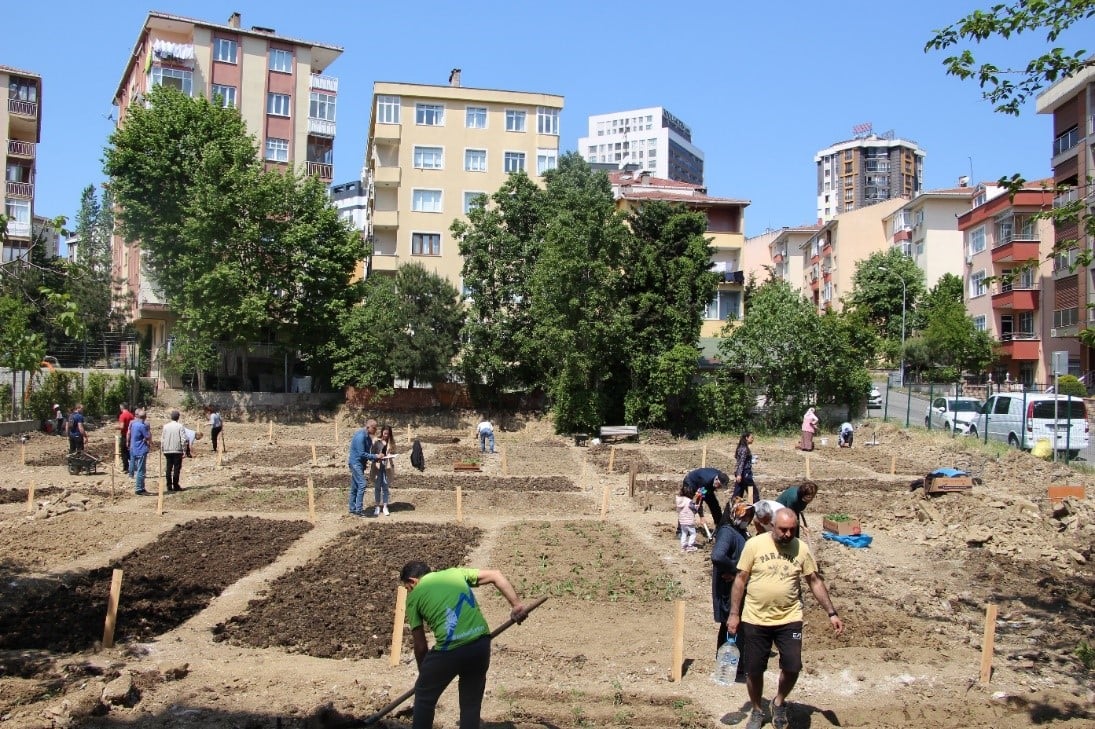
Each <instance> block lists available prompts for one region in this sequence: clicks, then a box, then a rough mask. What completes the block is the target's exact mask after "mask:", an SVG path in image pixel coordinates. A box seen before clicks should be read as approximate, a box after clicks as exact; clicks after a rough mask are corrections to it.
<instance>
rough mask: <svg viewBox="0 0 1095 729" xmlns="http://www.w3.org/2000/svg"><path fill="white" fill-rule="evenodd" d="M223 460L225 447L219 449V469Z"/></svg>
mask: <svg viewBox="0 0 1095 729" xmlns="http://www.w3.org/2000/svg"><path fill="white" fill-rule="evenodd" d="M223 460H224V449H223V448H221V449H220V450H218V451H217V468H218V469H219V468H220V467H221V463H222V462H223Z"/></svg>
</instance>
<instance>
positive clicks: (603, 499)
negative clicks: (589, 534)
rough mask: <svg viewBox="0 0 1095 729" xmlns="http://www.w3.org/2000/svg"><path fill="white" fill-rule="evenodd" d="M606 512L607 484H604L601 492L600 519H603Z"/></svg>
mask: <svg viewBox="0 0 1095 729" xmlns="http://www.w3.org/2000/svg"><path fill="white" fill-rule="evenodd" d="M607 513H608V484H607V483H606V484H605V488H604V491H603V492H602V493H601V521H604V520H605V514H607Z"/></svg>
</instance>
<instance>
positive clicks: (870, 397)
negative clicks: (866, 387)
mask: <svg viewBox="0 0 1095 729" xmlns="http://www.w3.org/2000/svg"><path fill="white" fill-rule="evenodd" d="M880 407H882V393H881V392H879V390H878V388H877V387H872V388H871V391H870V393H868V394H867V409H868V410H869V409H871V408H880Z"/></svg>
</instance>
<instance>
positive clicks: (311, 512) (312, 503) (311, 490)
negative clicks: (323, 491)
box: [308, 446, 316, 524]
mask: <svg viewBox="0 0 1095 729" xmlns="http://www.w3.org/2000/svg"><path fill="white" fill-rule="evenodd" d="M312 447H313V448H315V446H312ZM308 518H309V519H311V520H312V523H313V524H315V523H316V485H315V483H313V482H312V477H311V476H309V477H308Z"/></svg>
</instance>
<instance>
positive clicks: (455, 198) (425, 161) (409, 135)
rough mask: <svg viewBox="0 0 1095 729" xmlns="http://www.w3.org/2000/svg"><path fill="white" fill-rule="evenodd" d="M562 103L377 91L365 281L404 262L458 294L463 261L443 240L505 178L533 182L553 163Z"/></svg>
mask: <svg viewBox="0 0 1095 729" xmlns="http://www.w3.org/2000/svg"><path fill="white" fill-rule="evenodd" d="M562 109H563V97H562V96H556V95H554V94H545V93H536V92H526V91H503V90H497V89H479V88H470V87H465V86H461V84H460V70H459V69H453V71H452V73H451V74H450V76H449V84H448V85H447V86H446V85H429V84H414V83H400V82H391V81H378V82H376V83H374V84H373V104H372V115H371V118H370V120H369V139H368V144H367V147H366V152H365V187H366V193H365V194H366V198H367V200H368V208H367V224H366V225H367V227H366V231H367V235H368V239H369V242H370V244H371V246H372V250H373V253H372V255H371V256H370V257H369V260H368V261H367V262H366V264H365V271H364V275H366V276H368V275H372V274H374V273H387V274H390V273H392V272H394V271H395V270H396V269H397V268H398V267H399V266H400V265H402V264H404V263H409V262H416V263H419V264H421V265H422V266H423V267H425V268H426V269H427V270H429V271H432V272H433V273H436V274H437V275H439V276H443V277H444V278H446V279H448V280H449V281H450V282H452V284H453V285H454V286H456V288H457V290H463V280H462V278H461V271H462V269H463V258H462V257H461V256H460V251H459V249H458V245H457V242H456V240H455V239H454V238H453V237H452V234H451V233H450V232H449V226H450V225H451V224H452V221H453V220H454V219H455V218H457V217H460V216H464V215H466V214H467V213H468V211H469V210H471V207H472V205H474V204H475V200H476V199H477V198H478V197H479V196H480V195H483V194H488V195H489V194H492V193H494V192H495V191H496V190H497V189H498V188H499V187H501V186H502V183H503V182H505V179H506V176H507V175H509V174H510V173H514V172H525V173H527V174H528V175H529V176H530V177H532V178H533V179H538V178H539V177H540V176H541V175H543V174H544V172H546V171H548V170H551V169H555V167H556V166H558V161H559V132H560V123H559V122H560V116H561V113H562Z"/></svg>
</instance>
